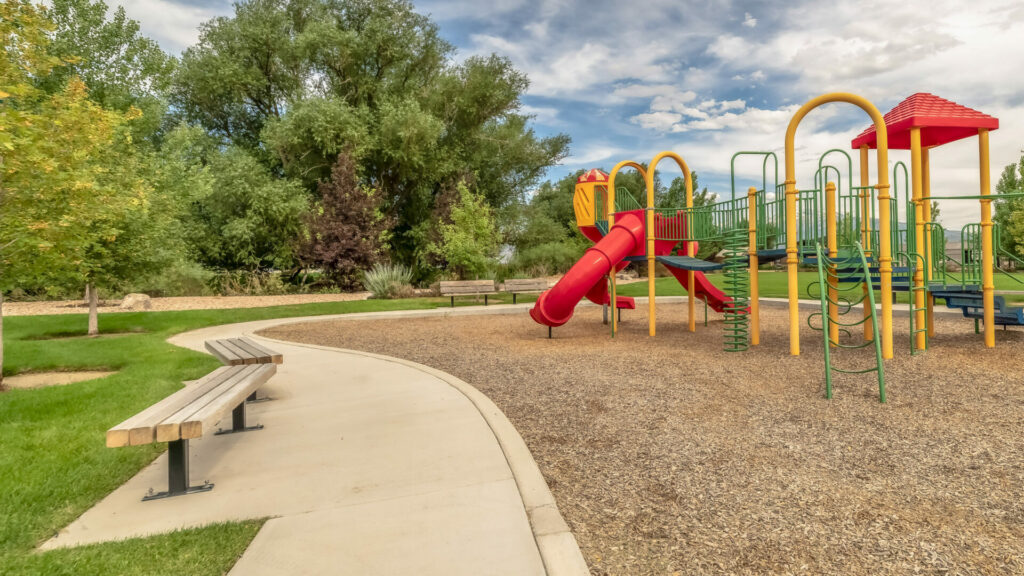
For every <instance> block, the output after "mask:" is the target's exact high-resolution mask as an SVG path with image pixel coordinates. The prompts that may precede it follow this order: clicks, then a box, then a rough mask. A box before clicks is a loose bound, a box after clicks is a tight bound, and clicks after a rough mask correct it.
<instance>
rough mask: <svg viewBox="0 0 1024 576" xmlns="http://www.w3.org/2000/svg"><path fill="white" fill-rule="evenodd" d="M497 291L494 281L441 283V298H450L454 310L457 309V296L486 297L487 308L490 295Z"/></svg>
mask: <svg viewBox="0 0 1024 576" xmlns="http://www.w3.org/2000/svg"><path fill="white" fill-rule="evenodd" d="M496 292H497V290H496V289H495V287H494V280H459V281H450V280H442V281H441V296H450V297H451V299H452V308H454V307H455V297H456V296H479V295H481V294H482V295H483V297H484V306H487V296H488V294H494V293H496Z"/></svg>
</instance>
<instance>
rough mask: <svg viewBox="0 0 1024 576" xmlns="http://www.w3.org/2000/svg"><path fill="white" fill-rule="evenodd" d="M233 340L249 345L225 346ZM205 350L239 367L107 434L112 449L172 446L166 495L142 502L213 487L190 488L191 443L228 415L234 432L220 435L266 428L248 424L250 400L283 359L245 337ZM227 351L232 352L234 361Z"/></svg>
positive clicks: (223, 370)
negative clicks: (149, 445) (229, 414)
mask: <svg viewBox="0 0 1024 576" xmlns="http://www.w3.org/2000/svg"><path fill="white" fill-rule="evenodd" d="M234 341H245V343H246V346H245V347H242V348H240V349H234V348H231V347H230V346H228V345H227V344H225V342H234ZM206 347H207V349H211V347H212V349H217V350H218V351H219V352H221V353H224V354H225V355H224V356H222V355H221V354H220V353H215V355H216V356H217V357H218V358H220V359H221V360H222V361H224V362H226V363H231V362H233V363H234V365H229V366H222V367H220V368H218V369H216V370H214V371H213V372H211V373H209V374H207V375H206V376H204V377H203V378H201V379H199V380H197V381H195V382H193V383H191V384H189V385H187V386H186V387H185V388H182V389H181V390H178V391H177V392H175V393H174V394H171V395H170V396H168V397H166V398H164V399H163V400H161V401H159V402H157V403H156V404H153V405H152V406H150V407H148V408H146V409H145V410H143V411H142V412H139V413H138V414H136V415H134V416H132V417H131V418H129V419H127V420H125V421H124V422H122V423H120V424H118V425H117V426H115V427H113V428H111V429H110V430H107V447H109V448H118V447H121V446H139V445H142V444H152V443H153V442H167V458H168V467H167V470H168V472H167V491H166V492H159V493H156V494H152V493H150V494H148V495H146V497H145V498H143V500H155V499H157V498H166V497H169V496H179V495H182V494H189V493H192V492H205V491H207V490H211V489H212V488H213V484H211V483H209V482H207V483H204V484H202V485H199V486H190V485H189V474H188V441H189V440H192V439H195V438H201V437H202V436H203V434H204V433H206V432H207V431H209V430H210V428H212V427H213V426H214V425H215V424H217V423H218V422H220V421H221V420H223V419H224V418H225V417H226V416H227V414H228V412H231V428H230V429H229V430H218V431H217V432H216V433H217V434H230V433H234V432H244V431H248V430H259V429H261V428H263V426H262V425H256V426H247V425H246V421H245V405H246V400H247V399H250V398H254V397H255V393H256V390H257V389H258V388H259V387H260V386H262V385H263V384H265V383H266V382H267V381H268V380H270V378H271V376H273V375H274V374H275V373H276V372H277V364H280V363H281V361H282V356H281V355H280V354H278V353H276V352H273V351H271V350H269V349H267V348H264V347H262V346H259V345H257V344H256V343H255V342H252V341H251V340H248V339H244V338H237V339H234V338H233V339H231V340H230V341H226V340H211V341H207V342H206ZM225 350H228V351H231V354H232V355H233V356H231V355H228V354H227V353H226V352H225ZM243 350H244V351H246V354H245V355H243V354H242V351H243ZM253 359H256V360H253ZM250 360H251V362H249V363H244V362H247V361H250Z"/></svg>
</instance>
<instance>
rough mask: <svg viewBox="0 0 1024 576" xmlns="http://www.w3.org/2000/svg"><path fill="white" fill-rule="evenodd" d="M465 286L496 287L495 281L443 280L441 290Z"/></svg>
mask: <svg viewBox="0 0 1024 576" xmlns="http://www.w3.org/2000/svg"><path fill="white" fill-rule="evenodd" d="M463 286H494V280H442V281H441V288H445V287H448V288H459V287H463Z"/></svg>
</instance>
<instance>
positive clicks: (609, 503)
mask: <svg viewBox="0 0 1024 576" xmlns="http://www.w3.org/2000/svg"><path fill="white" fill-rule="evenodd" d="M658 312H659V313H658V319H659V326H658V335H657V336H656V337H655V338H653V339H652V338H649V337H648V335H647V321H646V311H644V310H637V311H626V313H625V320H624V322H623V323H622V325H621V332H620V333H619V335H618V336H617V337H615V338H614V339H612V338H610V337H609V331H608V328H607V327H606V326H603V325H602V324H601V312H600V309H598V308H593V307H591V308H581V309H579V310H578V311H577V314H576V317H574V318H573V319H572V320H571V321H570V322H569V323H568V324H567V325H566V326H564V327H561V328H557V329H555V332H554V333H555V338H554V339H552V340H548V339H547V337H546V336H547V330H546V329H545V328H544V327H541V326H538V325H536V324H534V323H533V321H532V320H530V318H529V317H527V316H526V315H525V314H523V315H516V316H469V317H454V318H427V319H414V320H408V319H406V320H385V321H380V320H374V321H361V322H353V321H345V320H342V321H332V322H317V323H309V324H301V325H292V326H285V327H281V328H276V329H272V330H270V331H268V335H269V336H272V337H274V338H282V339H287V340H293V341H300V342H307V343H316V344H325V345H330V346H338V347H343V348H350V349H358V350H365V351H370V352H376V353H381V354H388V355H392V356H398V357H401V358H406V359H409V360H413V361H416V362H420V363H423V364H426V365H429V366H433V367H436V368H438V369H441V370H444V371H446V372H449V373H451V374H453V375H455V376H457V377H459V378H462V379H464V380H466V381H467V382H469V383H471V384H473V385H474V386H476V387H477V388H478V389H480V390H481V391H482V392H484V393H485V394H487V395H488V396H489V397H490V398H491V399H492V400H494V402H495V403H497V405H498V406H499V407H500V408H501V409H502V410H503V411H504V412H505V414H506V415H507V416H508V417H509V419H511V421H512V423H513V424H515V426H516V428H517V429H518V430H519V432H520V433H521V434H522V436H523V438H524V439H525V440H526V443H527V444H528V445H529V447H530V449H531V451H532V453H533V455H534V458H535V459H536V460H537V463H538V464H539V466H540V468H541V471H542V472H543V473H544V475H545V477H546V479H547V481H548V484H549V486H550V487H551V490H552V492H553V493H554V495H555V499H556V500H557V502H558V505H559V508H560V509H561V511H562V514H563V515H564V516H565V518H566V520H567V521H568V522H569V525H570V526H571V527H572V529H573V532H574V533H575V535H576V538H577V539H578V541H579V543H580V546H581V548H582V550H583V553H584V556H585V557H586V560H587V562H588V564H589V565H590V567H591V570H592V573H593V574H595V575H605V574H608V575H610V574H615V575H634V574H635V575H644V574H844V575H859V574H864V575H876V574H1024V386H1022V384H1024V354H1022V352H1024V346H1022V342H1024V332H1021V331H1012V330H1011V331H1006V332H1003V331H998V332H997V334H996V336H997V347H996V348H995V349H992V350H989V349H985V348H984V347H983V345H982V342H981V339H980V336H977V335H975V334H974V332H973V325H972V323H971V321H969V320H965V319H956V318H940V319H939V320H938V321H937V322H936V330H937V336H936V337H935V338H934V340H933V341H932V349H931V350H930V351H928V352H926V353H924V354H921V355H918V356H910V355H909V338H908V337H907V328H908V327H907V320H906V318H905V317H904V318H897V319H896V326H897V334H896V339H895V343H896V358H894V359H893V360H890V361H887V362H886V365H885V369H886V380H887V384H888V392H889V402H888V403H887V404H880V403H879V402H878V396H877V384H876V381H875V379H874V377H873V375H868V376H850V375H843V374H837V375H836V376H835V380H834V382H835V398H834V399H833V400H831V401H828V400H825V399H824V397H823V391H824V375H823V356H822V339H821V334H820V333H819V332H812V331H811V330H809V329H807V327H806V324H802V327H803V330H802V332H801V337H802V338H801V347H802V355H801V356H799V357H791V356H789V355H788V349H789V348H788V331H787V324H786V311H785V310H783V309H778V308H773V309H764V310H762V340H761V341H762V345H761V346H759V347H757V348H754V349H751V350H750V351H748V352H745V353H738V354H737V353H733V354H726V353H724V352H722V325H721V321H720V319H719V320H715V319H713V321H712V322H711V324H710V325H709V326H708V327H707V328H705V327H703V326H702V325H700V324H698V330H697V332H696V333H689V332H686V326H685V315H686V309H685V306H681V305H664V306H660V307H659V309H658ZM698 314H699V313H698ZM806 314H807V313H806V312H805V313H804V316H806ZM715 318H720V317H719V316H715ZM901 330H902V332H901ZM841 352H842V353H840V354H838V355H837V360H836V362H837V363H838V364H839V365H841V366H845V367H859V366H864V365H866V363H867V362H868V361H869V360H870V358H871V356H869V354H870V353H869V352H867V351H841Z"/></svg>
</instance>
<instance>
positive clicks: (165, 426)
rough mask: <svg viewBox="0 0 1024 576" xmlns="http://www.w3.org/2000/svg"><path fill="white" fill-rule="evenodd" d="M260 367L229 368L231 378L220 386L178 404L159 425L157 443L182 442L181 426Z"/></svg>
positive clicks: (223, 381)
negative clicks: (187, 401) (176, 408)
mask: <svg viewBox="0 0 1024 576" xmlns="http://www.w3.org/2000/svg"><path fill="white" fill-rule="evenodd" d="M259 366H260V365H257V364H254V365H250V366H229V367H228V370H229V371H230V372H231V375H230V377H229V378H227V379H225V380H222V381H221V383H220V385H218V386H217V387H216V388H211V389H209V390H207V391H206V393H205V394H203V395H201V396H197V397H195V398H193V399H192V401H190V402H189V403H188V404H178V410H176V411H175V412H174V413H173V414H171V415H170V416H168V417H167V418H164V419H163V420H162V421H161V422H160V423H159V424H157V426H156V441H157V442H173V441H174V440H180V439H181V424H182V423H183V422H185V421H187V420H188V419H189V417H191V416H192V415H193V414H195V413H196V412H197V411H199V409H200V408H202V407H203V406H206V405H207V404H209V403H210V402H212V401H214V400H215V399H216V398H217V397H218V396H220V395H221V394H222V393H223V392H224V390H227V389H228V388H230V387H232V386H234V385H235V384H237V383H238V382H241V381H242V380H244V379H245V378H246V377H247V376H249V375H250V374H252V373H253V372H255V371H256V370H257V369H258V368H259Z"/></svg>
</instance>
